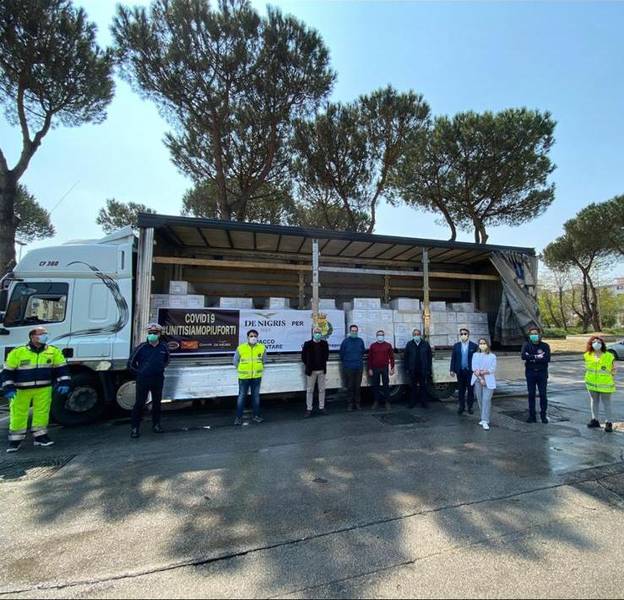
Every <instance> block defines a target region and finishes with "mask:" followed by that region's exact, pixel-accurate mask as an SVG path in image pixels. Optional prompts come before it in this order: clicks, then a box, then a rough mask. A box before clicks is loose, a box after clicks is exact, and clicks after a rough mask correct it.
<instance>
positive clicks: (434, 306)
mask: <svg viewBox="0 0 624 600" xmlns="http://www.w3.org/2000/svg"><path fill="white" fill-rule="evenodd" d="M429 310H430V311H431V312H434V311H438V312H446V302H429Z"/></svg>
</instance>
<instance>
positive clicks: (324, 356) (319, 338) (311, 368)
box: [301, 327, 329, 418]
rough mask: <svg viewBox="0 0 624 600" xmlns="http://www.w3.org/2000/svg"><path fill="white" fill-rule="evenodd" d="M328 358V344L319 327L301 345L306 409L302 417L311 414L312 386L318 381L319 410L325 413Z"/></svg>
mask: <svg viewBox="0 0 624 600" xmlns="http://www.w3.org/2000/svg"><path fill="white" fill-rule="evenodd" d="M328 359H329V344H328V343H327V342H326V341H325V340H324V339H323V333H322V331H321V329H320V328H319V327H315V328H314V330H313V331H312V339H311V340H308V341H307V342H306V343H305V344H304V345H303V350H302V351H301V361H302V362H303V364H304V365H305V374H306V389H307V394H306V411H305V414H304V417H306V418H307V417H310V416H312V407H313V402H314V388H315V387H316V385H317V383H318V399H319V412H320V413H321V414H322V415H326V414H327V411H326V410H325V379H326V375H327V360H328Z"/></svg>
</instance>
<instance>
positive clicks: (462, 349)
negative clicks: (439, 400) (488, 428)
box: [451, 327, 479, 415]
mask: <svg viewBox="0 0 624 600" xmlns="http://www.w3.org/2000/svg"><path fill="white" fill-rule="evenodd" d="M459 339H460V340H461V341H459V342H457V343H456V344H455V346H453V353H452V354H451V376H457V387H458V388H459V407H458V408H457V414H458V415H461V414H463V413H464V411H465V410H466V392H467V393H468V413H469V414H472V405H473V404H474V391H473V389H472V385H470V382H471V380H472V357H473V356H474V353H475V352H478V351H479V346H477V344H475V343H474V342H471V341H470V331H469V330H468V329H467V328H466V327H462V328H461V329H460V330H459Z"/></svg>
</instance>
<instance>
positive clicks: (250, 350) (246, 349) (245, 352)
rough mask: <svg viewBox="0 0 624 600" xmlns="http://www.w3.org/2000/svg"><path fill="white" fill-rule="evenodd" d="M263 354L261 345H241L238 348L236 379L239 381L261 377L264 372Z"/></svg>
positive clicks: (263, 350) (263, 349)
mask: <svg viewBox="0 0 624 600" xmlns="http://www.w3.org/2000/svg"><path fill="white" fill-rule="evenodd" d="M264 352H265V348H264V345H263V344H260V343H258V344H254V345H253V346H250V345H249V344H241V345H240V346H239V347H238V356H239V359H240V360H239V362H238V378H239V379H258V378H260V377H262V373H263V372H264V363H263V359H264Z"/></svg>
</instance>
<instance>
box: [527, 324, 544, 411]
mask: <svg viewBox="0 0 624 600" xmlns="http://www.w3.org/2000/svg"><path fill="white" fill-rule="evenodd" d="M522 360H523V361H524V364H525V374H526V382H527V388H528V392H529V418H528V419H527V423H536V422H537V414H536V410H535V400H536V394H535V388H536V387H537V389H538V390H539V396H540V417H541V419H542V423H548V415H547V412H548V397H547V395H546V388H547V385H548V363H549V362H550V346H549V345H548V344H546V343H544V342H542V335H541V332H540V330H539V328H538V327H531V328H530V329H529V341H528V342H525V344H524V346H522Z"/></svg>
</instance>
